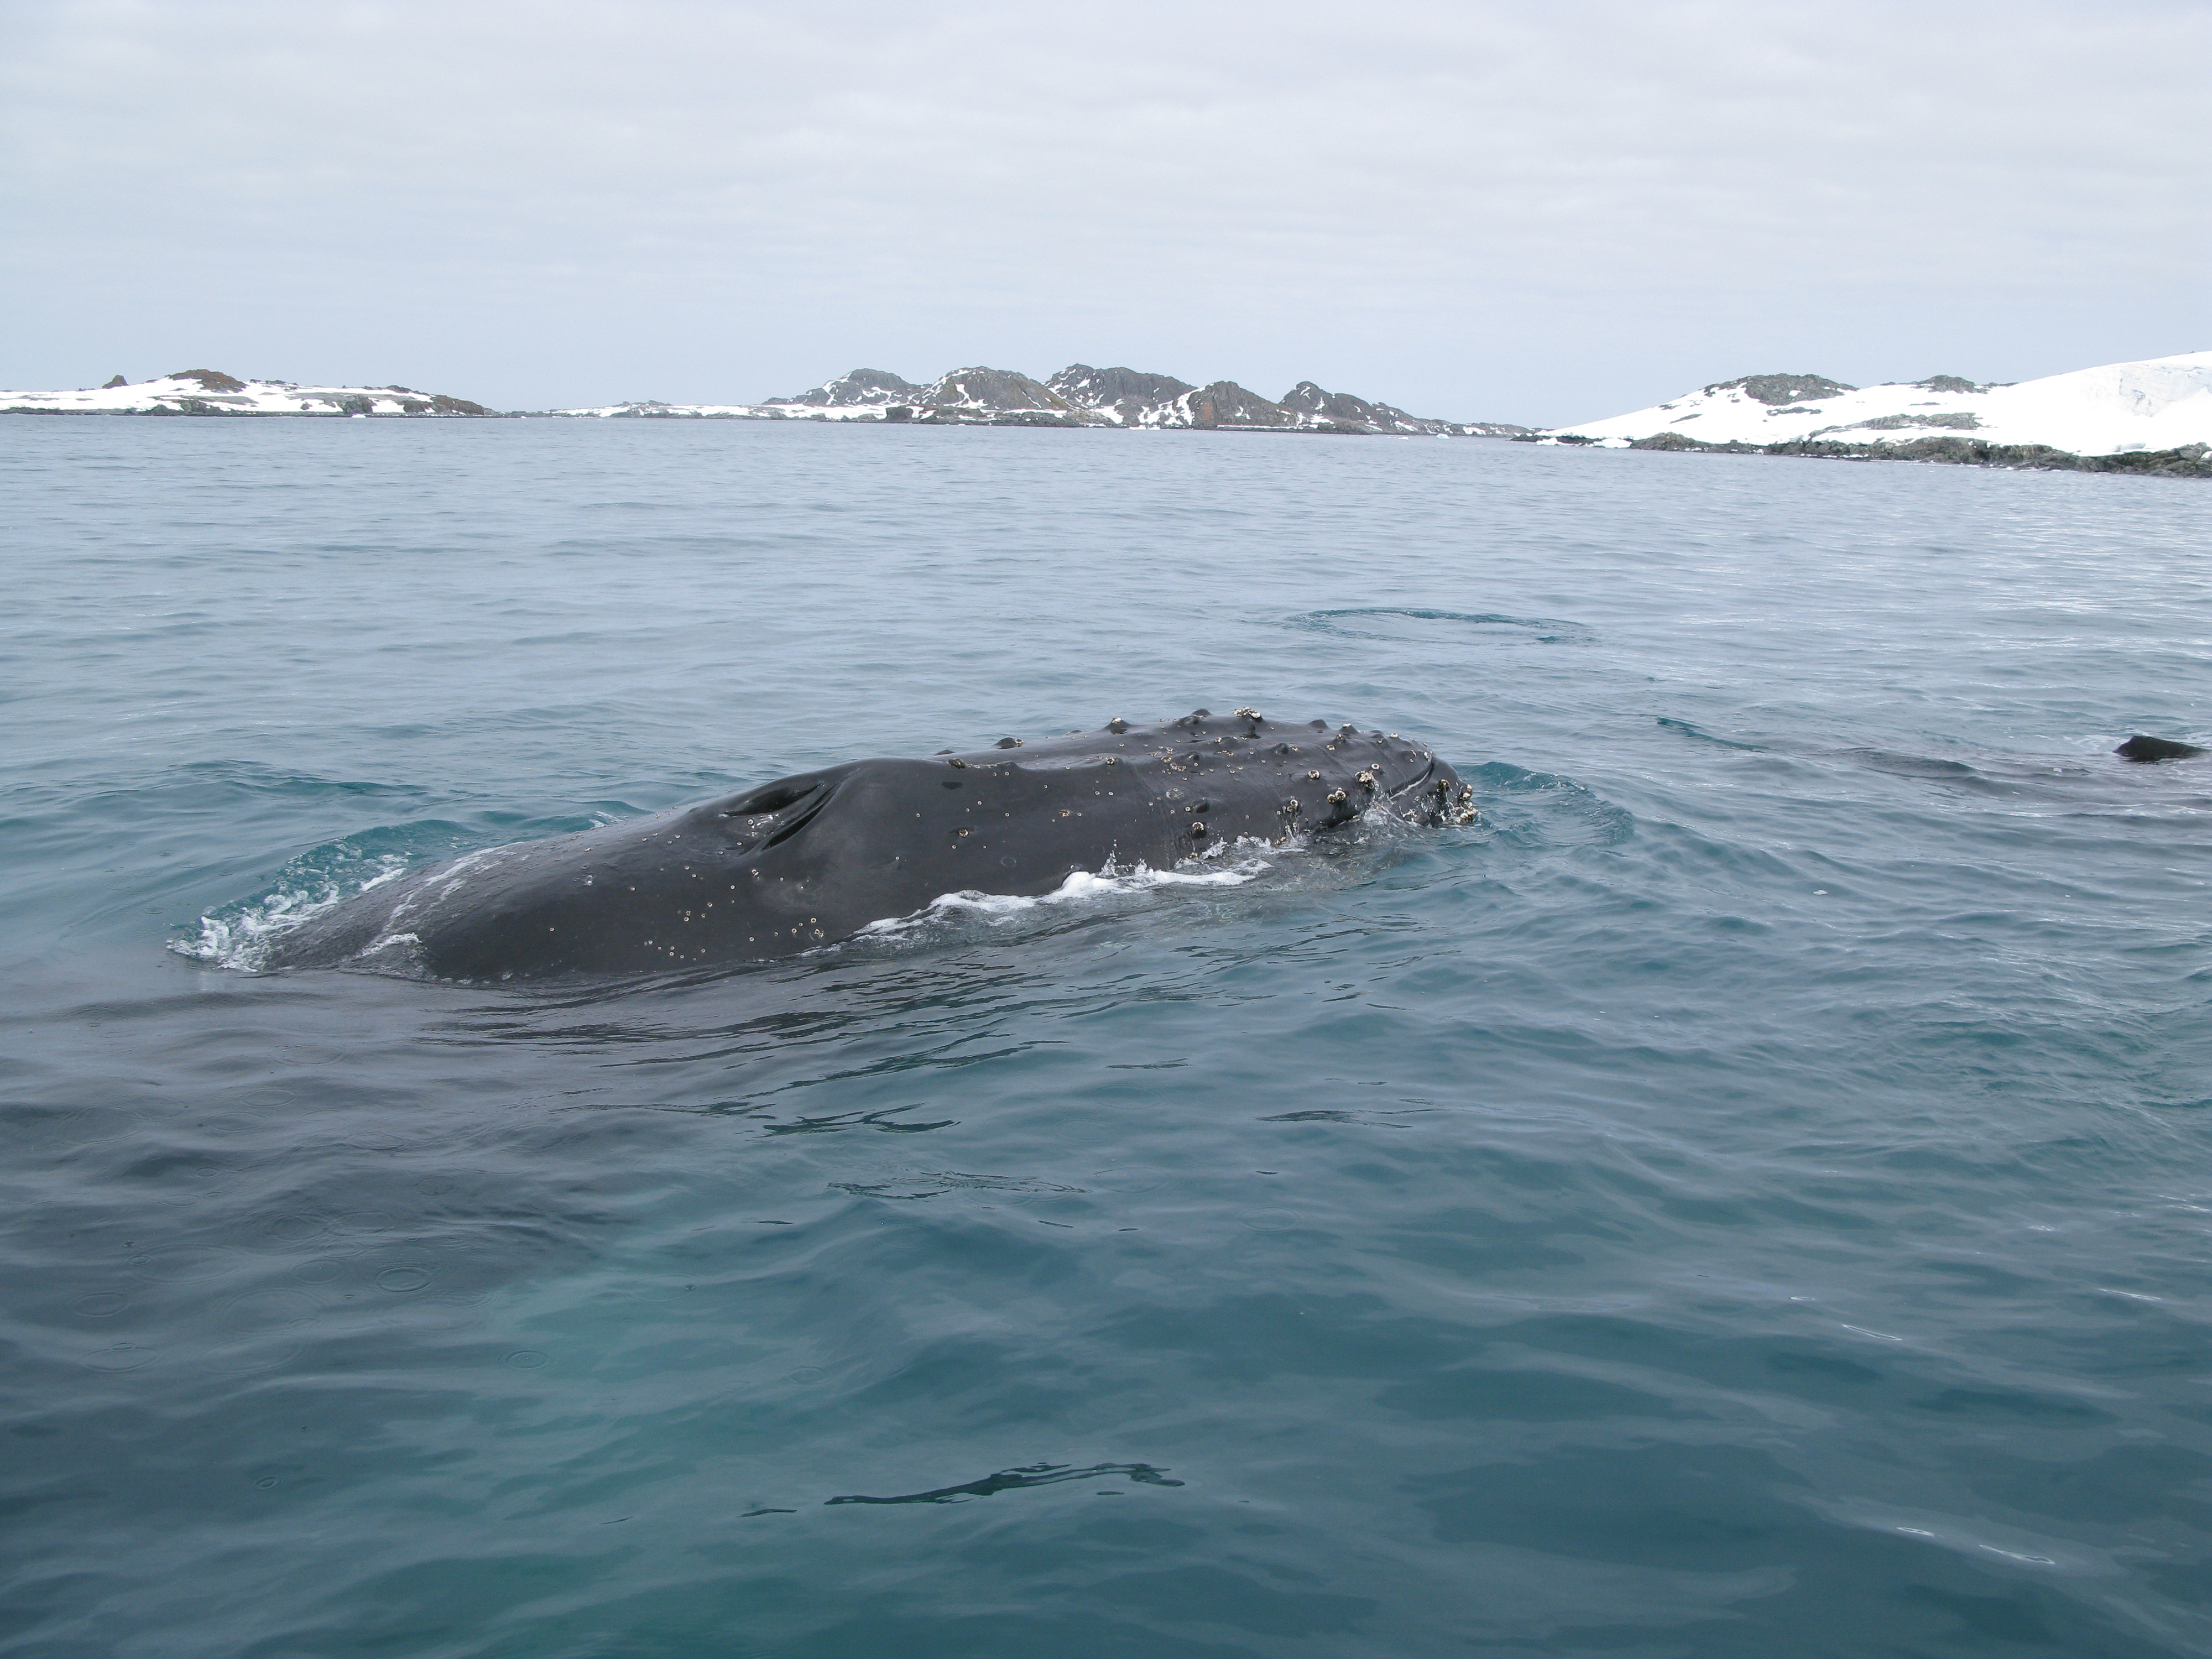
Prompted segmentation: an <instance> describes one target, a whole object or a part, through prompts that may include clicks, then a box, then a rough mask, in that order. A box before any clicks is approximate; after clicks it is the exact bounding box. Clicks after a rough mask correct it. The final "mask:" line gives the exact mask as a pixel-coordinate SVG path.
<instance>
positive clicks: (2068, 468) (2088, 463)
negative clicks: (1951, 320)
mask: <svg viewBox="0 0 2212 1659" xmlns="http://www.w3.org/2000/svg"><path fill="white" fill-rule="evenodd" d="M1871 424H1873V422H1869V425H1871ZM1523 441H1524V442H1529V443H1539V442H1547V443H1556V444H1562V445H1594V444H1595V440H1592V439H1589V438H1583V437H1577V436H1572V435H1565V436H1558V437H1536V436H1534V435H1532V436H1530V437H1529V438H1528V439H1525V440H1523ZM1625 447H1626V448H1629V449H1656V450H1665V451H1674V452H1680V453H1695V454H1701V455H1796V456H1804V457H1808V458H1811V459H1816V460H1830V461H1920V462H1923V463H1927V464H1929V465H1937V466H1997V467H2010V468H2017V469H2027V470H2032V471H2046V472H2131V473H2136V474H2140V475H2142V476H2144V477H2154V478H2212V444H2184V445H2182V446H2181V447H2179V448H2178V449H2157V450H2128V451H2123V452H2121V453H2118V454H2112V455H2077V454H2075V453H2073V452H2072V451H2071V450H2066V449H2054V448H2052V447H2051V446H2050V445H2048V444H1993V443H1987V442H1984V441H1982V440H1980V439H1978V438H1948V437H1943V438H1937V437H1928V438H1914V439H1911V440H1908V441H1905V442H1903V443H1844V442H1838V441H1830V440H1822V439H1814V438H1799V439H1795V440H1792V441H1790V442H1787V443H1776V444H1747V443H1743V442H1741V441H1736V442H1729V443H1719V444H1709V443H1700V442H1699V441H1698V440H1697V439H1695V438H1692V437H1687V436H1685V435H1683V434H1681V433H1680V432H1660V433H1656V434H1654V435H1652V436H1650V437H1649V438H1638V439H1636V440H1634V441H1632V442H1630V443H1628V444H1627V445H1626V446H1625Z"/></svg>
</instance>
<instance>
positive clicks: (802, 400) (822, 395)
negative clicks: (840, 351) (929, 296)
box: [653, 368, 921, 409]
mask: <svg viewBox="0 0 2212 1659" xmlns="http://www.w3.org/2000/svg"><path fill="white" fill-rule="evenodd" d="M920 396H921V387H920V386H915V384H914V383H913V382H912V381H910V380H901V379H900V378H899V377H898V376H897V375H896V374H885V373H884V371H883V370H882V369H880V368H856V369H854V371H853V372H852V373H851V374H841V375H839V376H838V377H837V378H836V380H831V381H829V382H828V383H827V384H825V385H823V386H816V387H815V388H814V389H813V390H812V391H811V392H800V393H799V395H798V396H797V397H795V398H771V399H769V401H770V402H772V403H784V404H805V405H807V406H808V407H810V408H813V409H882V408H885V407H887V406H888V405H890V404H911V403H913V402H914V401H915V398H918V397H920ZM653 407H654V408H656V409H665V408H667V407H668V405H667V404H654V405H653Z"/></svg>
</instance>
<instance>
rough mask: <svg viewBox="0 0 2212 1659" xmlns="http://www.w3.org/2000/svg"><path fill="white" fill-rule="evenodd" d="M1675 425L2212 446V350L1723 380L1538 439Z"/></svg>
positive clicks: (1761, 435)
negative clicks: (1901, 381) (1985, 380)
mask: <svg viewBox="0 0 2212 1659" xmlns="http://www.w3.org/2000/svg"><path fill="white" fill-rule="evenodd" d="M1662 433H1674V434H1676V435H1680V436H1681V437H1685V438H1693V439H1696V440H1697V441H1699V442H1701V443H1711V444H1725V443H1744V444H1778V443H1792V442H1796V441H1802V440H1812V441H1821V442H1830V443H1851V444H1902V443H1909V442H1911V441H1914V440H1916V439H1920V438H1933V437H1971V438H1974V439H1978V440H1980V441H1984V442H1986V443H1990V444H2043V445H2047V446H2049V447H2051V448H2053V449H2061V450H2065V451H2067V452H2069V453H2072V454H2075V455H2123V454H2130V453H2139V452H2142V451H2155V450H2167V449H2179V448H2181V447H2185V446H2186V445H2190V444H2204V443H2212V351H2196V352H2187V353H2184V354H2183V355H2181V356H2174V357H2152V358H2148V359H2146V360H2144V361H2143V362H2134V363H2107V364H2106V365H2105V366H2104V367H2102V368H2082V369H2076V370H2075V371H2074V372H2072V373H2071V374H2052V375H2048V376H2046V377H2045V378H2044V379H2042V380H2022V381H2020V382H2019V383H2017V384H2015V385H2012V386H1976V385H1974V384H1973V383H1972V381H1970V380H1960V379H1959V378H1957V377H1956V376H1954V375H1948V374H1939V375H1937V376H1936V377H1935V378H1933V379H1932V380H1916V381H1911V382H1909V383H1907V384H1905V385H1901V386H1868V387H1865V388H1863V389H1861V388H1858V387H1855V386H1844V385H1841V384H1840V383H1838V382H1837V381H1833V380H1822V379H1821V378H1820V376H1818V375H1812V374H1753V375H1747V376H1746V377H1745V378H1744V379H1742V380H1723V381H1722V382H1720V383H1719V384H1717V385H1715V386H1706V387H1705V388H1703V389H1702V390H1700V391H1697V392H1689V393H1687V394H1686V395H1684V396H1682V397H1680V398H1675V399H1674V401H1673V402H1672V403H1665V404H1658V405H1657V406H1656V407H1655V408H1651V409H1639V410H1637V411H1636V412H1635V413H1634V414H1632V415H1616V416H1613V417H1612V418H1611V419H1609V420H1603V421H1591V422H1586V423H1584V424H1583V425H1579V426H1564V427H1555V428H1552V429H1551V430H1550V431H1548V432H1546V433H1543V434H1541V436H1540V441H1541V439H1553V440H1557V439H1560V438H1574V439H1581V440H1583V441H1589V442H1595V443H1600V444H1604V445H1607V446H1609V447H1626V445H1628V444H1630V443H1632V442H1634V441H1638V440H1641V439H1647V438H1654V437H1657V436H1659V435H1661V434H1662Z"/></svg>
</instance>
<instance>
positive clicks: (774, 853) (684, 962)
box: [264, 708, 1475, 981]
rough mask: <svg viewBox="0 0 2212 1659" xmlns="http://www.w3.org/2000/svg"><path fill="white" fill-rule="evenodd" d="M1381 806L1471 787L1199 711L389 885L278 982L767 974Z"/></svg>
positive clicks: (1406, 758)
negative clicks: (911, 923)
mask: <svg viewBox="0 0 2212 1659" xmlns="http://www.w3.org/2000/svg"><path fill="white" fill-rule="evenodd" d="M1372 808H1379V809H1381V810H1383V811H1389V812H1391V813H1393V814H1395V815H1396V816H1398V817H1402V818H1406V819H1408V820H1410V821H1412V822H1414V823H1422V824H1428V825H1438V824H1445V823H1470V822H1472V821H1473V820H1474V817H1475V809H1474V799H1473V792H1472V791H1471V790H1470V789H1469V788H1468V786H1467V785H1466V784H1465V783H1463V782H1462V781H1461V780H1460V776H1459V775H1458V774H1457V773H1456V772H1455V771H1453V770H1452V769H1451V768H1450V767H1449V765H1447V764H1445V763H1443V761H1441V760H1438V759H1437V757H1435V756H1434V755H1433V754H1431V752H1430V751H1429V750H1427V749H1425V748H1424V747H1423V746H1422V745H1420V744H1417V743H1413V742H1410V741H1408V740H1407V739H1406V738H1401V737H1399V736H1398V735H1396V734H1395V733H1392V732H1361V731H1359V730H1358V729H1357V728H1356V727H1354V726H1339V727H1335V728H1332V727H1330V726H1328V723H1327V722H1325V721H1322V720H1314V721H1311V722H1310V723H1308V724H1305V725H1300V726H1285V725H1283V724H1280V723H1279V722H1277V721H1273V720H1267V719H1266V718H1264V717H1262V716H1261V715H1260V714H1257V713H1256V712H1255V711H1254V710H1251V709H1249V708H1246V709H1239V710H1238V711H1237V713H1236V714H1231V715H1216V714H1210V713H1208V711H1206V709H1203V708H1201V709H1199V710H1197V711H1196V712H1195V713H1194V714H1188V715H1186V716H1185V717H1184V718H1182V719H1181V720H1170V721H1166V722H1164V723H1163V724H1160V725H1157V726H1134V725H1132V724H1130V723H1129V722H1128V721H1127V720H1114V721H1112V722H1110V723H1109V725H1108V726H1105V727H1104V728H1103V730H1100V731H1097V732H1070V733H1068V734H1067V735H1066V736H1065V737H1059V738H1042V739H1037V740H1034V741H1029V742H1024V741H1023V740H1022V739H1019V738H1001V739H1000V742H999V744H997V745H996V746H995V747H994V748H990V749H984V750H974V751H970V752H967V753H960V754H955V753H951V752H950V751H946V752H943V753H940V754H938V755H936V756H933V757H930V758H929V759H927V760H864V761H854V762H850V763H847V764H845V765H842V766H833V767H829V768H827V769H824V770H822V771H819V772H805V773H801V774H799V775H797V776H795V777H788V778H780V779H778V780H776V781H775V782H773V783H769V784H763V785H761V786H759V787H756V788H752V789H748V790H744V791H742V792H741V793H737V794H733V795H727V796H724V797H722V798H720V799H714V800H709V801H702V802H701V803H699V804H697V805H691V806H682V807H678V808H676V809H674V810H672V811H666V812H662V813H659V814H657V815H655V816H653V817H647V818H641V819H638V820H636V821H635V822H632V823H622V824H616V825H612V826H611V827H609V828H605V829H590V830H586V831H583V832H582V833H580V834H577V835H569V836H554V837H551V838H550V839H548V840H544V841H532V842H519V843H516V844H514V845H512V846H507V847H499V848H489V849H487V850H485V851H483V852H477V853H471V854H468V855H467V856H465V857H464V858H460V859H457V860H453V862H451V863H448V864H445V865H441V866H437V867H435V868H433V869H430V870H427V871H422V872H416V873H415V874H412V875H409V876H405V877H402V878H397V879H394V880H392V881H388V882H385V883H381V884H377V885H375V886H373V887H371V888H370V889H368V890H366V891H364V892H362V893H361V894H359V895H357V896H356V897H354V898H352V899H350V900H349V901H347V902H344V903H343V904H341V905H339V906H337V908H333V909H331V910H330V911H327V912H325V914H323V915H320V916H318V917H316V918H315V919H313V921H308V922H307V923H306V924H304V925H303V926H301V927H299V928H298V929H296V930H295V931H294V932H293V933H289V934H287V935H285V936H284V937H283V938H282V939H279V940H277V941H276V943H275V944H274V945H273V946H272V947H271V949H270V952H269V954H268V956H267V957H266V958H265V961H264V966H266V967H270V968H328V967H343V966H359V967H372V968H384V969H391V970H396V971H403V972H415V973H422V974H428V975H432V976H434V977H436V978H440V979H453V980H466V981H488V980H510V979H547V978H556V977H563V976H569V975H620V974H636V973H650V972H655V971H665V970H668V969H693V968H699V967H706V966H713V965H716V964H720V963H743V962H757V961H769V960H773V959H775V958H776V957H788V956H793V955H795V954H797V953H798V952H799V951H808V950H812V949H815V948H817V947H818V946H820V945H825V944H828V943H829V942H831V941H833V940H836V939H848V938H850V937H851V936H852V935H854V933H859V932H860V930H861V929H862V928H864V927H867V926H868V924H870V923H872V922H876V921H885V920H888V919H890V918H895V917H899V916H905V915H913V914H915V912H917V911H920V910H922V909H925V908H927V907H928V906H929V905H930V904H931V902H933V901H934V900H936V899H938V898H939V897H942V896H945V895H947V894H951V893H958V892H975V891H981V892H987V893H1001V894H1015V895H1039V894H1044V893H1049V892H1052V891H1053V890H1055V889H1057V888H1059V887H1060V885H1061V884H1063V883H1064V882H1065V881H1066V879H1067V878H1068V877H1070V876H1071V875H1076V874H1079V873H1085V872H1097V871H1099V870H1102V869H1103V868H1105V867H1107V866H1109V864H1110V865H1115V866H1122V867H1130V866H1137V865H1140V864H1141V865H1146V866H1150V867H1152V868H1153V869H1156V870H1164V869H1170V868H1172V867H1173V866H1175V865H1176V864H1177V863H1178V862H1180V861H1182V860H1186V859H1189V858H1193V857H1195V856H1198V855H1200V854H1205V853H1206V852H1208V851H1210V850H1212V849H1214V848H1221V847H1225V846H1230V845H1233V844H1235V843H1236V842H1238V841H1240V840H1243V839H1246V838H1251V839H1255V840H1259V841H1263V842H1271V843H1275V844H1280V843H1281V842H1285V841H1287V840H1288V839H1289V838H1290V837H1291V836H1293V835H1297V834H1299V833H1302V832H1310V831H1315V830H1327V829H1333V828H1334V827H1337V826H1339V825H1341V824H1345V823H1350V822H1351V821H1352V819H1354V818H1356V817H1358V816H1360V814H1362V813H1363V812H1365V811H1369V810H1370V809H1372Z"/></svg>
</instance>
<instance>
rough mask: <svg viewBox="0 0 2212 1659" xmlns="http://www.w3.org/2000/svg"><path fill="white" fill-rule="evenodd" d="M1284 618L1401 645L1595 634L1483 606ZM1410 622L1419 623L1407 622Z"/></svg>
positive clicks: (1575, 640)
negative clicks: (1440, 637)
mask: <svg viewBox="0 0 2212 1659" xmlns="http://www.w3.org/2000/svg"><path fill="white" fill-rule="evenodd" d="M1285 620H1286V622H1287V623H1288V625H1289V626H1291V627H1292V628H1298V629H1306V630H1307V631H1309V632H1311V633H1316V634H1335V635H1340V636H1341V637H1343V638H1346V639H1354V640H1390V641H1397V642H1399V643H1401V644H1419V643H1426V642H1429V641H1434V640H1435V639H1436V638H1437V635H1439V633H1442V634H1445V635H1450V636H1452V637H1454V638H1457V639H1461V640H1483V639H1489V640H1494V641H1500V642H1512V643H1521V644H1535V645H1588V644H1589V643H1590V641H1592V640H1593V639H1595V637H1596V635H1595V631H1594V630H1593V629H1590V628H1589V626H1587V625H1586V624H1584V623H1578V622H1566V621H1563V620H1561V619H1559V618H1558V617H1508V616H1504V615H1501V614H1498V613H1497V612H1494V611H1431V610H1425V609H1419V608H1415V607H1412V606H1401V605H1364V606H1358V607H1353V608H1350V609H1345V610H1337V611H1304V612H1302V613H1300V614H1299V615H1297V616H1295V617H1288V618H1286V619H1285ZM1409 623H1412V624H1419V625H1417V626H1410V627H1409V626H1408V625H1407V624H1409ZM1438 624H1441V625H1442V626H1441V627H1439V626H1438Z"/></svg>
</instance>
